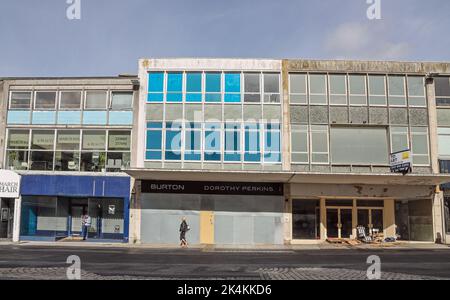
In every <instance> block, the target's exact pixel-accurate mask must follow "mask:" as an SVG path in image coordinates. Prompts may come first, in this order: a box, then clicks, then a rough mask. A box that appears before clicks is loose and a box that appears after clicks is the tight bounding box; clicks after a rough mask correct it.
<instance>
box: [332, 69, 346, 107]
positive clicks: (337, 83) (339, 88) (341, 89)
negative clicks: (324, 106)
mask: <svg viewBox="0 0 450 300" xmlns="http://www.w3.org/2000/svg"><path fill="white" fill-rule="evenodd" d="M329 83H330V104H344V105H345V104H347V82H346V75H344V74H342V75H330V76H329Z"/></svg>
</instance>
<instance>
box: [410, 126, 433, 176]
mask: <svg viewBox="0 0 450 300" xmlns="http://www.w3.org/2000/svg"><path fill="white" fill-rule="evenodd" d="M416 128H424V129H426V131H425V132H414V129H416ZM409 134H410V141H411V144H410V145H411V146H410V148H411V152H412V163H413V166H424V167H429V166H430V164H431V159H430V132H429V128H428V127H425V126H410V127H409ZM415 135H419V136H422V135H425V137H426V141H427V145H426V149H427V153H426V154H422V153H421V154H415V153H414V150H413V148H414V138H413V137H414V136H415ZM415 156H420V157H425V156H426V157H427V159H428V162H427V163H426V164H416V163H414V157H415Z"/></svg>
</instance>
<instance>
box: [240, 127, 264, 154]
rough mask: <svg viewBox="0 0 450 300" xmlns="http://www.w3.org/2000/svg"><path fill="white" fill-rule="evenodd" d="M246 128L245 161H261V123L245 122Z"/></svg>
mask: <svg viewBox="0 0 450 300" xmlns="http://www.w3.org/2000/svg"><path fill="white" fill-rule="evenodd" d="M244 130H245V142H244V143H245V149H244V150H245V152H244V161H246V162H259V161H261V147H260V136H259V124H257V123H246V124H244Z"/></svg>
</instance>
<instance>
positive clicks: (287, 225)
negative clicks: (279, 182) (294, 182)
mask: <svg viewBox="0 0 450 300" xmlns="http://www.w3.org/2000/svg"><path fill="white" fill-rule="evenodd" d="M283 189H284V197H283V201H284V203H283V207H284V213H283V242H284V244H285V245H290V244H291V242H292V197H291V185H290V184H288V183H285V184H284V187H283Z"/></svg>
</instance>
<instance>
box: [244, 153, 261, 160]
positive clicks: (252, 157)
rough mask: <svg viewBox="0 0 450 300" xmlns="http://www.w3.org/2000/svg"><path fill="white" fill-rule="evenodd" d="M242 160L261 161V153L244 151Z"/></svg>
mask: <svg viewBox="0 0 450 300" xmlns="http://www.w3.org/2000/svg"><path fill="white" fill-rule="evenodd" d="M244 160H245V161H251V162H255V161H261V154H260V153H245V154H244Z"/></svg>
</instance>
